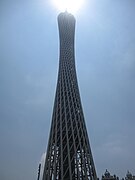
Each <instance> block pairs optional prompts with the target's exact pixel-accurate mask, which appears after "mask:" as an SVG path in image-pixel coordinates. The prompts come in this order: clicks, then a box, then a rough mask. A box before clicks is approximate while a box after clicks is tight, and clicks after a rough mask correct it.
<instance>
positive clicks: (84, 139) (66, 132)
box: [43, 12, 97, 180]
mask: <svg viewBox="0 0 135 180" xmlns="http://www.w3.org/2000/svg"><path fill="white" fill-rule="evenodd" d="M58 27H59V38H60V58H59V72H58V80H57V88H56V95H55V102H54V108H53V115H52V124H51V130H50V137H49V142H48V149H47V153H46V161H45V167H44V173H43V180H97V176H96V170H95V166H94V162H93V157H92V153H91V148H90V144H89V139H88V134H87V130H86V125H85V121H84V115H83V110H82V105H81V100H80V94H79V88H78V83H77V76H76V69H75V55H74V35H75V18H74V16H73V15H71V14H70V13H68V12H64V13H60V14H59V16H58Z"/></svg>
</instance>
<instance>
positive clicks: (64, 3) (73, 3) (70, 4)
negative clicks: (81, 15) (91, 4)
mask: <svg viewBox="0 0 135 180" xmlns="http://www.w3.org/2000/svg"><path fill="white" fill-rule="evenodd" d="M83 1H84V0H53V4H54V5H55V6H56V7H57V8H58V10H59V11H68V12H70V13H72V14H75V13H76V12H77V11H78V10H79V9H80V8H81V6H82V4H83Z"/></svg>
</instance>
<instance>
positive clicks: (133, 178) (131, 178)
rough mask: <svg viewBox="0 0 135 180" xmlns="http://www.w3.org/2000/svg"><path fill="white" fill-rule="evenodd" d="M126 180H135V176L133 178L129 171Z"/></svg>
mask: <svg viewBox="0 0 135 180" xmlns="http://www.w3.org/2000/svg"><path fill="white" fill-rule="evenodd" d="M125 180H135V176H133V175H132V174H131V172H129V171H127V174H126V177H125Z"/></svg>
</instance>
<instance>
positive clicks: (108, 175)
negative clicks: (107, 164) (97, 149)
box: [102, 169, 119, 180]
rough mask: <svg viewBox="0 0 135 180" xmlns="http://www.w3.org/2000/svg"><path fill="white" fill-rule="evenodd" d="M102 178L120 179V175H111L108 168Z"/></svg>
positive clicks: (104, 179) (107, 179) (105, 179)
mask: <svg viewBox="0 0 135 180" xmlns="http://www.w3.org/2000/svg"><path fill="white" fill-rule="evenodd" d="M102 180H119V178H118V177H116V175H113V176H112V175H111V174H110V173H109V171H108V170H107V169H106V171H105V173H104V175H102Z"/></svg>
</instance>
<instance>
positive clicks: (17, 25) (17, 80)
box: [0, 0, 135, 180]
mask: <svg viewBox="0 0 135 180" xmlns="http://www.w3.org/2000/svg"><path fill="white" fill-rule="evenodd" d="M58 13H59V12H58V11H57V10H56V9H55V8H54V7H53V6H52V5H51V4H50V3H49V0H18V1H17V0H12V1H10V0H1V1H0V84H1V86H0V179H1V180H34V179H36V178H37V169H38V163H39V161H40V159H41V156H42V154H43V153H44V152H45V151H46V147H47V142H48V135H49V131H50V123H51V116H52V109H53V103H54V96H55V89H56V81H57V72H58V56H59V54H58V52H59V39H58V27H57V15H58ZM75 42H76V67H77V75H78V81H79V87H80V94H81V99H82V104H83V110H84V114H85V121H86V124H87V130H88V134H89V137H90V144H91V147H92V152H93V156H94V161H95V165H96V169H97V174H98V176H99V177H101V175H102V174H103V173H104V172H105V169H106V168H107V169H108V170H109V171H110V172H111V174H114V173H115V174H116V175H118V176H120V177H124V176H125V174H126V172H127V170H130V171H131V172H132V173H133V174H135V0H86V5H85V6H83V8H82V9H81V10H80V12H79V13H78V14H77V15H76V41H75Z"/></svg>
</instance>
